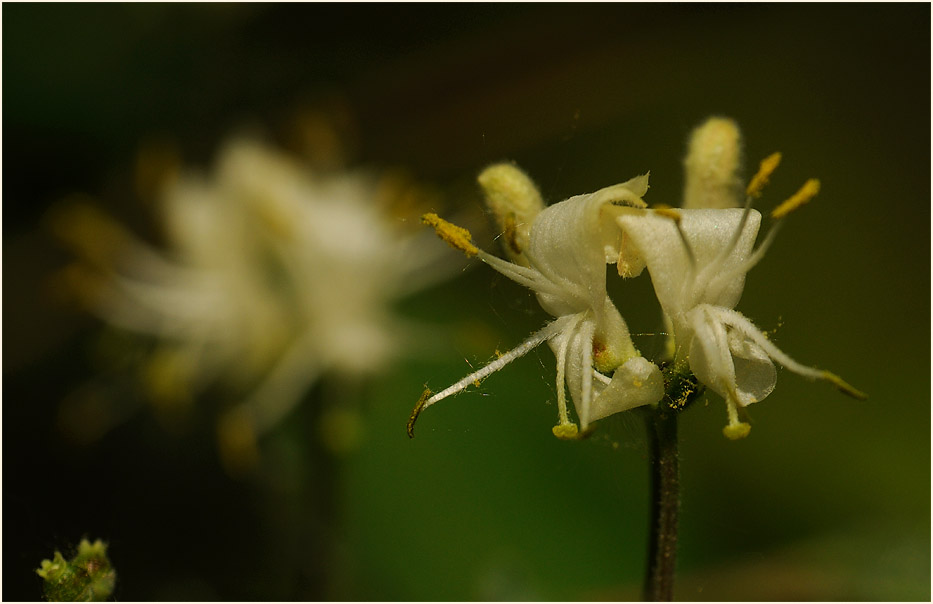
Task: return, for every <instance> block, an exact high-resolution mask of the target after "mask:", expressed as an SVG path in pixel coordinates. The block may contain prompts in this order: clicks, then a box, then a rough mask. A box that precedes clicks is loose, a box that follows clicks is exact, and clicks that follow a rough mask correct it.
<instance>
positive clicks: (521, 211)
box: [477, 163, 544, 266]
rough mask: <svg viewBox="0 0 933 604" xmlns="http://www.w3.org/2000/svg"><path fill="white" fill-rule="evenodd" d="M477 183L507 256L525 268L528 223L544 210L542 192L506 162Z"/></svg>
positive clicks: (490, 169)
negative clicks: (481, 190) (498, 231)
mask: <svg viewBox="0 0 933 604" xmlns="http://www.w3.org/2000/svg"><path fill="white" fill-rule="evenodd" d="M477 180H478V181H479V184H480V186H481V187H482V188H483V193H484V194H485V195H486V205H487V206H488V207H489V210H490V212H492V215H493V216H494V217H495V219H496V225H497V226H498V227H499V229H500V231H501V233H502V247H504V248H505V251H506V254H508V256H509V258H510V259H511V260H512V261H513V262H515V263H516V264H521V265H522V266H528V261H527V260H526V259H525V255H524V252H525V250H526V249H527V248H528V240H529V237H530V235H531V223H532V222H533V221H534V219H535V217H536V216H537V215H538V213H539V212H541V210H543V209H544V201H543V200H542V199H541V193H539V192H538V188H537V187H536V186H535V183H534V182H532V180H531V179H530V178H528V176H527V175H526V174H525V173H524V172H522V171H521V170H519V169H518V168H516V167H515V166H513V165H512V164H508V163H502V164H494V165H492V166H489V167H488V168H486V169H485V170H483V171H482V172H481V173H480V175H479V177H478V178H477Z"/></svg>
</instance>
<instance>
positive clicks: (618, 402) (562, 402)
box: [408, 165, 663, 438]
mask: <svg viewBox="0 0 933 604" xmlns="http://www.w3.org/2000/svg"><path fill="white" fill-rule="evenodd" d="M495 168H496V169H497V170H503V169H504V170H506V171H509V170H514V171H515V172H518V170H517V169H516V168H513V167H510V166H507V165H506V166H504V167H503V166H498V167H495ZM488 172H489V170H487V172H484V175H486V174H488ZM519 174H520V173H519ZM522 176H524V175H522ZM524 178H525V179H526V180H527V177H524ZM516 179H517V175H516ZM480 182H481V183H482V184H484V186H486V187H487V197H491V196H493V195H490V191H489V190H488V187H489V185H488V183H489V182H490V181H489V180H488V179H484V178H483V176H482V175H481V178H480ZM498 182H500V183H501V180H500V181H498ZM529 182H530V181H529ZM493 186H494V187H498V186H501V185H493ZM521 189H523V190H524V189H526V187H524V186H522V187H521ZM647 189H648V177H647V175H645V176H640V177H637V178H633V179H632V180H630V181H628V182H626V183H623V184H619V185H615V186H612V187H608V188H605V189H602V190H600V191H597V192H596V193H592V194H589V195H578V196H576V197H571V198H570V199H568V200H566V201H563V202H560V203H557V204H554V205H552V206H550V207H548V208H545V209H543V210H541V211H540V212H537V213H535V215H534V217H533V222H532V223H531V225H530V232H529V237H528V243H527V247H525V246H524V245H521V244H520V242H521V241H522V239H521V238H520V237H508V236H507V244H508V245H509V247H511V248H512V249H511V252H510V253H511V254H512V255H513V257H514V258H515V259H516V261H517V262H521V263H522V264H515V263H512V262H508V261H505V260H502V259H500V258H497V257H496V256H493V255H491V254H488V253H486V252H484V251H482V250H480V249H479V248H477V247H476V246H474V245H473V244H472V243H471V237H470V233H469V232H468V231H466V229H462V228H460V227H457V226H454V225H452V224H450V223H448V222H446V221H444V220H443V219H441V218H439V217H438V216H437V215H436V214H427V215H425V216H424V221H425V223H426V224H429V225H430V226H432V227H434V229H435V230H436V231H437V233H438V235H439V236H440V237H441V238H442V239H444V240H445V241H447V242H448V243H449V244H451V245H452V246H454V247H456V248H458V249H460V250H461V251H463V252H464V253H466V254H467V256H478V257H479V258H480V260H482V261H483V262H485V263H486V264H488V265H489V266H491V267H492V268H494V269H495V270H497V271H498V272H500V273H502V274H503V275H505V276H506V277H508V278H510V279H512V280H513V281H515V282H517V283H520V284H522V285H525V286H526V287H528V288H530V289H532V290H533V291H534V292H535V293H536V294H537V297H538V301H539V302H540V304H541V307H542V308H543V309H544V310H546V311H547V312H548V313H550V314H551V315H553V316H555V317H557V319H556V320H554V321H552V322H551V323H549V324H547V325H546V326H545V327H544V328H542V329H541V330H539V331H537V332H535V333H534V334H532V335H531V336H530V337H529V338H528V339H527V340H525V341H524V342H523V343H522V344H520V345H519V346H517V347H516V348H514V349H512V350H511V351H509V352H507V353H505V354H504V355H502V356H501V357H499V358H498V359H497V360H495V361H493V362H492V363H490V364H489V365H487V366H486V367H484V368H482V369H480V370H479V371H476V372H474V373H472V374H470V375H468V376H466V377H465V378H463V379H462V380H460V381H458V382H457V383H456V384H453V385H452V386H450V387H449V388H446V389H445V390H443V391H441V392H438V393H437V394H433V395H432V394H431V393H430V392H426V393H425V394H424V395H423V396H422V398H421V400H420V401H419V403H418V405H417V406H416V408H415V410H414V412H413V413H412V417H411V419H410V421H409V424H408V428H409V435H410V436H411V435H412V429H413V425H414V421H415V420H416V418H417V416H418V415H419V414H420V413H421V412H422V411H423V410H424V409H426V408H427V407H429V406H430V405H433V404H434V403H436V402H438V401H440V400H443V399H444V398H447V397H448V396H450V395H453V394H456V393H458V392H460V391H462V390H464V389H465V388H467V387H468V386H469V385H470V384H473V383H477V382H478V381H479V380H481V379H483V378H485V377H487V376H488V375H490V374H492V373H494V372H496V371H498V370H499V369H501V368H502V367H504V366H505V365H507V364H508V363H510V362H511V361H513V360H515V359H517V358H519V357H521V356H522V355H524V354H526V353H528V352H529V351H531V350H532V349H534V348H535V347H536V346H538V345H540V344H541V343H543V342H548V344H549V345H550V347H551V349H552V350H553V352H554V355H555V357H556V358H557V399H558V413H559V423H558V425H557V426H555V427H554V430H553V431H554V434H555V435H556V436H558V437H559V438H574V437H577V436H578V428H577V425H576V424H574V423H572V422H571V421H570V419H569V416H568V413H567V403H566V394H565V388H566V389H569V390H570V394H571V397H572V399H573V402H574V406H575V407H576V410H577V414H578V416H579V419H580V431H583V432H585V431H586V430H587V428H588V427H589V424H590V423H591V422H593V421H596V420H598V419H600V418H603V417H606V416H608V415H611V414H613V413H618V412H620V411H624V410H626V409H631V408H633V407H637V406H640V405H646V404H651V403H656V402H657V401H658V400H660V398H661V396H662V395H663V380H662V378H661V372H660V370H659V369H658V368H657V366H655V365H654V364H653V363H651V362H649V361H647V360H646V359H644V358H643V357H642V356H641V355H640V354H639V353H638V351H637V350H636V349H635V346H634V345H633V343H632V340H631V337H630V334H629V330H628V327H627V325H626V324H625V321H624V320H623V319H622V316H621V315H620V314H619V311H618V310H617V309H616V307H615V305H614V304H613V303H612V301H611V300H610V299H609V297H608V295H607V293H606V264H607V262H615V260H616V259H617V258H618V257H619V245H620V234H619V230H618V227H617V226H616V224H615V218H617V217H618V216H620V215H625V214H627V213H642V212H643V209H642V208H644V207H645V203H644V201H642V199H641V197H642V196H643V195H644V194H645V191H647ZM515 190H517V189H514V188H513V189H512V191H513V192H514V191H515ZM492 193H493V194H495V193H496V191H493V192H492ZM535 194H536V191H535ZM519 197H520V196H519ZM490 205H491V206H492V207H493V211H494V213H496V216H497V218H498V219H499V220H500V224H501V222H502V219H501V216H503V215H507V214H508V211H507V210H503V209H501V208H500V209H498V210H497V209H496V205H494V204H490ZM507 205H518V206H519V207H522V208H525V207H528V204H515V203H512V204H507ZM523 214H526V215H527V214H528V212H523ZM516 242H519V245H516ZM610 372H611V373H612V377H611V378H610V377H607V376H606V375H604V373H610Z"/></svg>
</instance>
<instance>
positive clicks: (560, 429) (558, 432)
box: [551, 423, 580, 440]
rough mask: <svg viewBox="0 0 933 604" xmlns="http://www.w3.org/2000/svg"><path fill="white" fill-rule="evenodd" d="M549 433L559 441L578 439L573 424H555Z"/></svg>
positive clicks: (577, 432) (578, 436)
mask: <svg viewBox="0 0 933 604" xmlns="http://www.w3.org/2000/svg"><path fill="white" fill-rule="evenodd" d="M551 432H553V433H554V436H556V437H557V438H559V439H561V440H577V439H578V438H580V435H579V431H578V430H577V425H576V424H573V423H567V424H557V425H556V426H554V427H553V428H551Z"/></svg>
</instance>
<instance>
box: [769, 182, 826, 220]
mask: <svg viewBox="0 0 933 604" xmlns="http://www.w3.org/2000/svg"><path fill="white" fill-rule="evenodd" d="M819 192H820V181H819V180H817V179H815V178H811V179H810V180H808V181H807V182H805V183H803V186H802V187H800V190H799V191H797V192H796V193H794V194H793V195H791V196H790V197H789V198H788V199H787V200H786V201H784V202H783V203H782V204H781V205H779V206H778V207H776V208H774V210H772V212H771V218H783V217H785V216H787V215H788V214H790V213H791V212H793V211H794V210H796V209H797V208H799V207H800V206H802V205H803V204H805V203H807V202H808V201H810V200H811V199H813V198H814V197H816V194H817V193H819Z"/></svg>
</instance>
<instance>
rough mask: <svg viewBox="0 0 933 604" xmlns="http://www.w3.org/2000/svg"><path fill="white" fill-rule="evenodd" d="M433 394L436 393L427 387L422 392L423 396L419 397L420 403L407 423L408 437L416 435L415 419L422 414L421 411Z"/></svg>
mask: <svg viewBox="0 0 933 604" xmlns="http://www.w3.org/2000/svg"><path fill="white" fill-rule="evenodd" d="M432 394H434V393H433V392H431V391H430V390H429V389H428V388H425V389H424V392H422V393H421V398H419V399H418V404H417V405H415V408H414V409H413V410H412V412H411V416H410V417H409V418H408V424H407V425H406V428H407V431H408V438H414V437H415V421H417V419H418V416H419V415H421V411H422V410H423V409H424V404H425V403H426V402H427V400H428V398H430V396H431V395H432Z"/></svg>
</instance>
